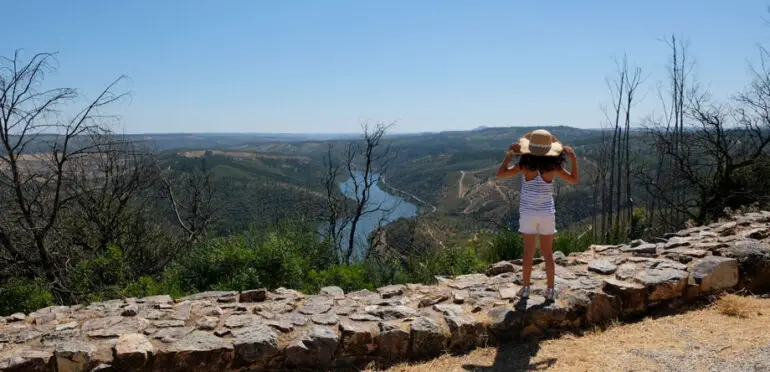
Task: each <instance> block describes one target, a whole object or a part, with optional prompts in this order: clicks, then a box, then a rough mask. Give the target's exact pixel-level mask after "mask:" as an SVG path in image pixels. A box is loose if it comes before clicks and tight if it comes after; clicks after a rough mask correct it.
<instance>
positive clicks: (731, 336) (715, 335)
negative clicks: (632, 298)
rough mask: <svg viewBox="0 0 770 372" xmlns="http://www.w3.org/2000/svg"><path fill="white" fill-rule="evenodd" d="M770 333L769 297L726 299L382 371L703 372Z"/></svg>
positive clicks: (742, 356)
mask: <svg viewBox="0 0 770 372" xmlns="http://www.w3.org/2000/svg"><path fill="white" fill-rule="evenodd" d="M768 329H770V299H759V298H754V297H739V296H735V295H726V296H724V297H722V298H721V299H719V300H718V301H717V302H715V303H714V304H712V305H711V306H708V307H705V308H702V309H699V310H694V311H690V312H687V313H684V314H679V315H674V316H667V317H661V318H657V319H654V318H647V319H644V320H642V321H639V322H636V323H632V324H625V325H620V324H615V325H611V326H610V327H607V328H605V329H604V330H600V329H594V330H592V331H589V332H586V333H585V334H584V335H582V336H575V335H565V336H563V337H561V338H558V339H553V340H546V341H542V342H540V343H520V344H510V345H504V346H502V347H500V348H491V347H490V348H482V349H477V350H475V351H473V352H471V353H469V354H466V355H460V356H452V355H444V356H442V357H440V358H438V359H435V360H432V361H428V362H425V363H422V364H411V365H410V364H401V365H397V366H394V367H391V368H390V369H388V370H387V371H389V372H428V371H440V372H452V371H522V370H553V371H668V370H708V369H711V368H713V366H715V365H717V364H718V363H743V362H746V355H749V354H751V352H752V350H754V351H755V350H757V349H758V348H761V347H768V346H769V345H770V332H767V330H768ZM752 355H756V354H752ZM749 362H751V361H749ZM682 363H684V364H686V366H682V365H681V364H682ZM715 363H717V364H715ZM763 363H767V362H766V361H765V362H763Z"/></svg>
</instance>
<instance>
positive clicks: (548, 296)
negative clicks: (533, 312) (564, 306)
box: [545, 288, 556, 302]
mask: <svg viewBox="0 0 770 372" xmlns="http://www.w3.org/2000/svg"><path fill="white" fill-rule="evenodd" d="M545 300H546V301H548V302H553V301H555V300H556V291H554V290H553V288H547V289H546V290H545Z"/></svg>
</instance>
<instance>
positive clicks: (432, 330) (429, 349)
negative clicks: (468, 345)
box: [411, 317, 448, 357]
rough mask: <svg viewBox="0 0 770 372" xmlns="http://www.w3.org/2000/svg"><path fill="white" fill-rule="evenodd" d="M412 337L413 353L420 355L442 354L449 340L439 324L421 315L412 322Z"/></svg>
mask: <svg viewBox="0 0 770 372" xmlns="http://www.w3.org/2000/svg"><path fill="white" fill-rule="evenodd" d="M411 338H412V350H411V353H412V355H414V356H420V357H429V356H437V355H440V354H441V353H442V352H443V351H444V348H445V347H446V346H447V341H448V338H447V335H446V334H445V333H444V331H443V330H442V329H441V327H440V326H439V324H438V323H437V322H436V321H435V320H434V319H431V318H428V317H419V318H417V319H415V320H414V321H413V322H412V326H411Z"/></svg>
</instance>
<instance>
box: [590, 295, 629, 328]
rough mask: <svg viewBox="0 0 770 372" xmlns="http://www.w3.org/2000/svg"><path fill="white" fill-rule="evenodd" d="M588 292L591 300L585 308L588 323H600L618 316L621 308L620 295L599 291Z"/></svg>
mask: <svg viewBox="0 0 770 372" xmlns="http://www.w3.org/2000/svg"><path fill="white" fill-rule="evenodd" d="M586 294H587V297H588V301H589V302H588V304H587V305H586V309H585V320H586V322H588V324H600V323H603V322H606V321H608V320H612V319H615V318H617V317H618V315H619V313H620V308H621V306H620V299H619V298H618V297H615V296H613V295H610V294H607V293H604V292H599V291H591V292H587V293H586Z"/></svg>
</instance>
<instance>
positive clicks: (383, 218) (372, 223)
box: [340, 173, 418, 260]
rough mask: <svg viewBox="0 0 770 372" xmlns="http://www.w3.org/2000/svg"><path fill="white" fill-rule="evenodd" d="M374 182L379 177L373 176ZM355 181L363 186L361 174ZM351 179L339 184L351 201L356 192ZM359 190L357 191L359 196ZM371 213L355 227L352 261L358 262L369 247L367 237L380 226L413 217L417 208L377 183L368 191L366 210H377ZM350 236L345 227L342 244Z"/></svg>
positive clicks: (348, 230) (347, 228)
mask: <svg viewBox="0 0 770 372" xmlns="http://www.w3.org/2000/svg"><path fill="white" fill-rule="evenodd" d="M374 177H375V180H377V181H379V175H377V174H375V175H374ZM355 179H356V180H357V182H358V184H359V185H362V184H363V173H356V174H355ZM354 185H355V184H354V181H353V178H352V177H351V178H349V179H348V180H347V181H345V182H343V183H341V184H340V190H341V191H342V193H343V194H345V196H347V197H348V198H351V199H355V198H356V192H355V187H354ZM360 192H361V190H359V194H360ZM378 207H379V209H380V210H379V211H375V212H372V213H368V214H366V215H364V216H362V217H361V219H360V220H359V221H358V225H357V226H356V241H355V244H354V248H355V252H354V254H353V259H354V260H360V259H361V258H363V255H364V253H365V252H366V249H367V248H368V246H369V242H368V237H369V234H371V233H372V232H373V231H375V230H377V228H378V227H380V226H381V224H387V223H390V222H393V221H395V220H397V219H399V218H402V217H414V216H416V215H417V211H418V209H417V206H416V205H414V204H412V203H410V202H408V201H407V200H406V199H404V198H401V197H399V196H396V195H393V194H389V193H387V192H386V191H385V190H383V189H381V188H380V187H379V184H378V183H375V184H374V185H373V187H372V188H371V190H370V191H369V201H368V204H367V208H368V209H369V210H373V209H377V208H378ZM349 234H350V228H349V227H346V228H345V230H344V231H343V235H342V236H344V237H346V238H345V239H343V240H344V242H343V243H342V244H346V243H347V237H348V236H349Z"/></svg>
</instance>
